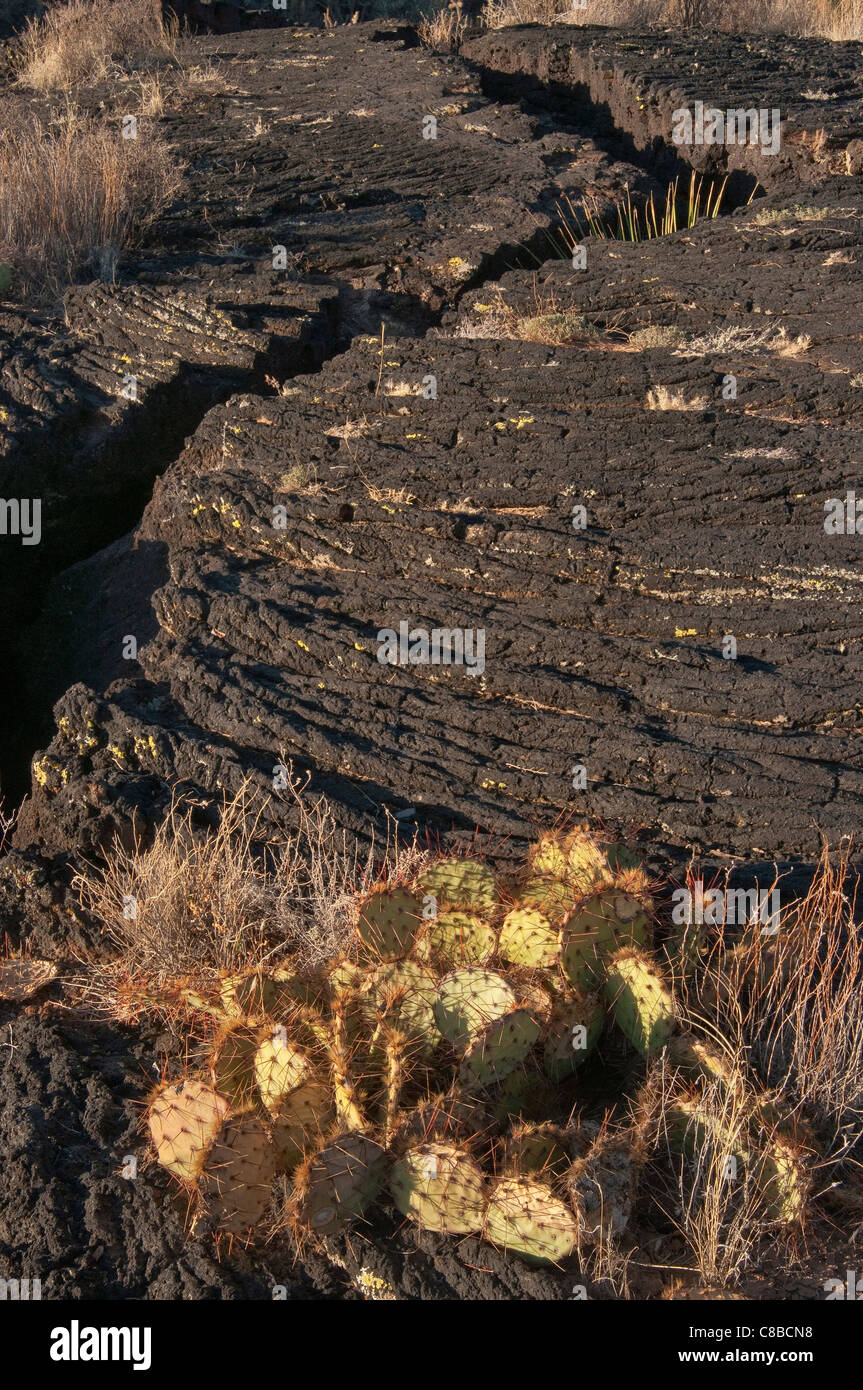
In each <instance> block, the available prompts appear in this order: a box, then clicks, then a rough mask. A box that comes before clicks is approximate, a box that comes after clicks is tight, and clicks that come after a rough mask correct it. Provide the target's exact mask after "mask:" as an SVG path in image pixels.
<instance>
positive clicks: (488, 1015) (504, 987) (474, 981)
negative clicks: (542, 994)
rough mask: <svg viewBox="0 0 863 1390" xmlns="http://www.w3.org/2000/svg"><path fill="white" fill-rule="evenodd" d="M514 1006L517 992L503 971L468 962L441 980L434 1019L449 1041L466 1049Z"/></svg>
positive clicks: (460, 1048)
mask: <svg viewBox="0 0 863 1390" xmlns="http://www.w3.org/2000/svg"><path fill="white" fill-rule="evenodd" d="M514 1008H515V995H514V994H513V992H512V990H511V989H510V987H509V985H508V984H507V982H506V980H505V979H504V978H503V976H502V975H498V974H496V973H495V972H494V971H493V970H483V969H482V968H481V967H480V966H478V965H468V966H465V967H464V968H463V969H462V970H453V971H452V973H451V974H449V975H445V976H444V978H443V979H442V980H441V982H440V986H439V989H438V994H437V998H436V1000H435V1004H434V1016H435V1022H436V1024H437V1026H438V1028H439V1029H440V1031H441V1033H442V1034H443V1036H444V1037H445V1038H446V1040H447V1042H450V1043H452V1045H453V1047H455V1048H457V1049H458V1050H459V1051H463V1050H464V1049H465V1048H466V1047H468V1046H469V1045H470V1043H471V1042H472V1041H473V1039H474V1038H476V1037H477V1036H478V1035H479V1034H480V1033H481V1032H482V1031H483V1029H485V1028H487V1027H488V1025H489V1024H490V1023H492V1022H493V1021H494V1020H495V1019H496V1018H500V1017H501V1015H502V1014H507V1013H510V1012H511V1010H513V1009H514Z"/></svg>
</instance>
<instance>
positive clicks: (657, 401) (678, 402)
mask: <svg viewBox="0 0 863 1390" xmlns="http://www.w3.org/2000/svg"><path fill="white" fill-rule="evenodd" d="M647 409H648V410H706V409H707V397H706V396H692V397H690V396H687V395H685V393H684V392H683V391H681V390H676V389H675V388H673V387H671V386H654V387H652V388H651V390H649V391H648V393H647Z"/></svg>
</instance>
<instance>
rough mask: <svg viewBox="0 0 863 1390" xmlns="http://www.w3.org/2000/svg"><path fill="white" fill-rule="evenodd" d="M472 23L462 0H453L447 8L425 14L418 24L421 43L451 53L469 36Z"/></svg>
mask: <svg viewBox="0 0 863 1390" xmlns="http://www.w3.org/2000/svg"><path fill="white" fill-rule="evenodd" d="M469 29H470V24H469V21H468V19H467V18H466V16H465V14H464V10H463V6H462V3H461V0H452V3H450V4H449V5H448V6H447V8H446V9H445V10H438V11H437V13H436V14H433V15H424V16H423V18H422V19H421V20H420V22H419V24H418V25H417V33H418V34H419V37H420V41H421V43H424V44H425V45H426V47H427V48H433V49H437V50H438V51H439V52H443V53H451V52H453V51H454V50H455V49H457V48H458V46H459V44H460V43H461V42H462V40H463V39H465V38H466V37H467V34H468V31H469Z"/></svg>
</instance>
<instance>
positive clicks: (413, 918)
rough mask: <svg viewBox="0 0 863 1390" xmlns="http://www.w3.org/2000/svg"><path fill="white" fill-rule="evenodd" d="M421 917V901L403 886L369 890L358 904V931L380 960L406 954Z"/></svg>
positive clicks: (363, 941)
mask: <svg viewBox="0 0 863 1390" xmlns="http://www.w3.org/2000/svg"><path fill="white" fill-rule="evenodd" d="M421 921H422V904H421V903H420V901H419V899H418V898H415V897H414V895H413V894H412V893H409V892H408V891H407V889H405V888H394V889H383V890H381V891H380V892H376V893H371V894H370V895H369V897H367V898H366V900H365V902H364V903H363V904H362V906H361V907H360V915H359V921H358V923H357V931H358V934H359V937H360V940H361V941H362V943H363V945H364V946H365V947H366V949H367V950H368V951H369V953H370V954H371V955H372V956H375V957H377V958H378V959H379V960H399V959H400V958H401V957H402V956H406V955H407V954H408V952H409V951H410V949H411V947H412V946H413V943H414V938H415V936H416V934H417V931H418V929H419V925H420V922H421Z"/></svg>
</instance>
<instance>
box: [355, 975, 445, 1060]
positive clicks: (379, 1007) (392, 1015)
mask: <svg viewBox="0 0 863 1390" xmlns="http://www.w3.org/2000/svg"><path fill="white" fill-rule="evenodd" d="M437 989H438V986H437V981H436V979H435V977H434V975H432V973H431V971H430V970H427V969H425V967H424V966H422V965H419V964H417V962H416V961H413V960H398V961H391V962H389V963H388V964H386V965H381V966H379V967H378V969H377V970H376V971H375V973H374V975H373V976H372V979H371V982H370V985H369V991H368V994H367V995H366V996H365V997H364V999H363V1009H364V1012H365V1014H366V1017H367V1019H368V1022H369V1023H370V1024H374V1023H375V1022H378V1021H380V1020H382V1019H385V1020H386V1022H387V1024H388V1025H389V1026H390V1027H391V1028H395V1029H396V1030H397V1031H399V1032H400V1033H402V1034H403V1035H404V1037H405V1040H406V1042H407V1043H408V1044H409V1045H410V1047H411V1049H412V1050H417V1049H418V1050H419V1051H421V1052H423V1053H425V1054H428V1053H430V1052H433V1051H434V1049H435V1047H436V1046H437V1044H438V1042H439V1041H440V1034H439V1033H438V1029H437V1025H436V1023H435V1015H434V1002H435V999H436V998H437Z"/></svg>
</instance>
